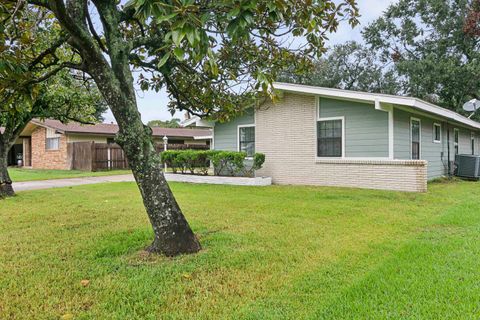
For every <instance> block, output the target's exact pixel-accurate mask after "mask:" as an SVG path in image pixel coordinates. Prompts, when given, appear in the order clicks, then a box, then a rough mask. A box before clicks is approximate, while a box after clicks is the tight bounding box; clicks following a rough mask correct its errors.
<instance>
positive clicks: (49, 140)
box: [0, 119, 212, 170]
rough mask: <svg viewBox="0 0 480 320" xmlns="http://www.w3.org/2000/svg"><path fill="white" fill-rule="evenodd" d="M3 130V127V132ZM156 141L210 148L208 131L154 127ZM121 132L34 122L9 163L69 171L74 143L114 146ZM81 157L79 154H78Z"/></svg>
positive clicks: (107, 126)
mask: <svg viewBox="0 0 480 320" xmlns="http://www.w3.org/2000/svg"><path fill="white" fill-rule="evenodd" d="M2 129H3V128H0V130H2ZM152 131H153V138H154V142H155V143H157V144H162V145H163V137H165V136H166V137H167V138H168V144H181V145H204V146H210V141H211V139H212V132H211V130H209V129H191V128H160V127H155V128H152ZM117 132H118V126H117V125H116V124H105V123H101V124H96V125H81V124H78V123H69V124H63V123H61V122H60V121H57V120H48V119H47V120H45V121H40V120H32V121H31V122H30V123H29V124H28V125H27V126H26V128H25V129H24V130H23V132H22V134H21V135H20V138H19V139H18V140H17V142H16V143H15V145H14V146H13V148H12V149H11V150H10V152H9V156H8V164H9V165H17V163H18V160H22V162H23V165H24V166H25V167H31V168H33V169H60V170H70V169H73V167H72V153H73V144H74V143H80V142H84V143H88V142H91V143H96V144H105V145H106V144H113V143H114V142H113V139H114V137H115V134H116V133H117ZM76 156H77V157H78V154H77V155H76Z"/></svg>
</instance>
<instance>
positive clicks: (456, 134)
mask: <svg viewBox="0 0 480 320" xmlns="http://www.w3.org/2000/svg"><path fill="white" fill-rule="evenodd" d="M459 133H460V132H459V130H458V129H453V148H454V149H455V154H458V139H459Z"/></svg>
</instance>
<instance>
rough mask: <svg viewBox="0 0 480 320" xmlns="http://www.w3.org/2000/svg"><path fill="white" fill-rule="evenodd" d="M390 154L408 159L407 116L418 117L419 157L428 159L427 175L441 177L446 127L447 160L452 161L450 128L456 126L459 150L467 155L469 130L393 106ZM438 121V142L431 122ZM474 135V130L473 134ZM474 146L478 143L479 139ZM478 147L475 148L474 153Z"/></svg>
mask: <svg viewBox="0 0 480 320" xmlns="http://www.w3.org/2000/svg"><path fill="white" fill-rule="evenodd" d="M393 115H394V157H395V159H402V160H404V159H410V158H411V155H410V119H411V117H413V118H417V119H420V121H421V125H422V129H421V133H422V140H421V150H420V158H421V159H422V160H427V161H428V178H429V179H430V180H431V179H434V178H438V177H441V176H444V175H445V174H446V173H447V168H448V145H447V130H449V132H450V161H454V160H455V149H454V147H453V141H454V140H453V139H454V134H453V129H454V128H458V129H459V133H460V135H459V153H460V154H471V153H472V149H471V144H470V134H471V132H472V131H471V130H468V129H466V128H463V127H459V126H455V125H453V124H448V123H447V122H446V121H442V120H436V119H431V118H429V117H426V116H420V115H417V114H414V113H411V112H408V111H404V110H400V109H398V108H395V109H394V113H393ZM434 123H439V124H440V125H441V126H442V142H441V143H435V142H434V141H433V124H434ZM476 136H477V137H478V136H479V135H478V132H477V133H476ZM476 142H477V145H479V142H478V141H476ZM479 151H480V150H479V149H478V148H477V150H475V153H476V154H478V152H479Z"/></svg>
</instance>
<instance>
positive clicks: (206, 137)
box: [193, 136, 213, 140]
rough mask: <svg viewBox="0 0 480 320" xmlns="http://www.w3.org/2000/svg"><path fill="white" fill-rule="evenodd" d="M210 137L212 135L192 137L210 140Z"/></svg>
mask: <svg viewBox="0 0 480 320" xmlns="http://www.w3.org/2000/svg"><path fill="white" fill-rule="evenodd" d="M212 138H213V137H212V136H196V137H193V140H211V139H212Z"/></svg>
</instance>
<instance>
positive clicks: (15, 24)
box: [0, 4, 106, 199]
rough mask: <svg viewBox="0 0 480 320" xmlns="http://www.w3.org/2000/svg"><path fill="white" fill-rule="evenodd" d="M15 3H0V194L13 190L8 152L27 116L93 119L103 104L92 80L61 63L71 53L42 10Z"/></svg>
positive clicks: (102, 109) (102, 108)
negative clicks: (10, 4) (64, 46)
mask: <svg viewBox="0 0 480 320" xmlns="http://www.w3.org/2000/svg"><path fill="white" fill-rule="evenodd" d="M12 9H13V10H14V11H13V12H11V10H12ZM15 9H17V10H15ZM18 9H19V7H18V6H16V7H13V8H12V7H11V6H9V5H8V4H6V5H5V4H0V20H2V22H3V24H2V25H1V28H2V33H1V35H0V40H1V42H0V43H1V44H2V46H1V48H0V127H3V128H4V131H3V132H2V133H0V199H1V198H4V197H6V196H13V195H14V190H13V188H12V181H11V179H10V176H9V174H8V169H7V155H8V152H9V150H10V149H11V147H12V146H13V144H14V143H15V141H16V140H17V139H18V138H19V136H20V134H21V132H22V131H23V129H24V128H25V126H26V125H27V124H28V122H29V121H30V120H32V119H33V118H52V119H57V120H60V121H62V122H66V121H71V120H75V121H79V122H84V123H85V122H86V123H92V122H94V121H96V120H97V119H99V118H100V117H101V113H102V111H104V110H105V109H106V107H105V105H104V104H103V103H102V101H103V100H102V99H101V98H100V96H99V94H98V91H96V88H95V86H94V84H93V83H91V80H89V79H88V78H85V77H84V76H82V74H78V73H77V74H71V73H70V71H69V70H68V69H66V68H67V67H68V66H69V65H70V63H71V62H66V61H63V62H62V59H63V58H67V57H68V59H70V61H74V60H75V59H76V54H75V53H73V52H71V51H69V50H66V49H65V48H62V45H63V44H64V43H65V41H66V38H65V37H63V36H62V35H61V34H60V32H59V31H60V29H59V28H57V29H55V28H54V25H53V24H52V19H51V18H48V16H46V12H45V10H38V9H36V10H31V9H25V10H18Z"/></svg>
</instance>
